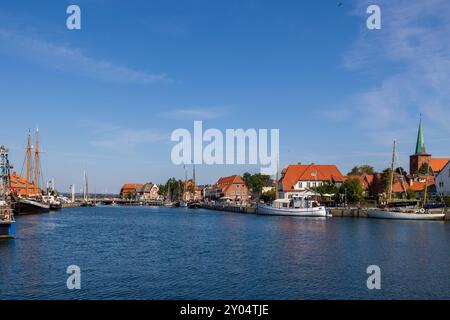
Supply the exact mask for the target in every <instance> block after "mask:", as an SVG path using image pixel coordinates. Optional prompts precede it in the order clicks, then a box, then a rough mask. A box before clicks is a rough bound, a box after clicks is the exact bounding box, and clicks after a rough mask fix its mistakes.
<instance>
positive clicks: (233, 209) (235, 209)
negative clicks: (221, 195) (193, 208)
mask: <svg viewBox="0 0 450 320" xmlns="http://www.w3.org/2000/svg"><path fill="white" fill-rule="evenodd" d="M202 208H203V209H209V210H217V211H228V212H237V213H253V214H255V213H256V208H255V207H240V206H226V205H219V204H214V205H213V204H203V205H202Z"/></svg>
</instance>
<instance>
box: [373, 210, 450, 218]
mask: <svg viewBox="0 0 450 320" xmlns="http://www.w3.org/2000/svg"><path fill="white" fill-rule="evenodd" d="M367 215H368V216H369V218H374V219H394V220H444V218H445V214H444V213H406V212H392V211H383V210H369V211H368V212H367Z"/></svg>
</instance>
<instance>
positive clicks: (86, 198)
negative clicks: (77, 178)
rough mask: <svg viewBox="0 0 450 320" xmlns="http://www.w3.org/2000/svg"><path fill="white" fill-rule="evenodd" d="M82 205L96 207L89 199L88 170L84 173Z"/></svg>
mask: <svg viewBox="0 0 450 320" xmlns="http://www.w3.org/2000/svg"><path fill="white" fill-rule="evenodd" d="M81 206H82V207H94V206H95V205H94V203H93V202H92V201H90V199H89V183H88V177H87V173H86V170H85V171H84V175H83V202H82V203H81Z"/></svg>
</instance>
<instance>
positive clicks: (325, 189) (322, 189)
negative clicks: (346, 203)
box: [314, 182, 339, 196]
mask: <svg viewBox="0 0 450 320" xmlns="http://www.w3.org/2000/svg"><path fill="white" fill-rule="evenodd" d="M314 190H315V191H316V192H317V193H320V195H321V196H323V195H324V194H336V193H338V191H339V190H338V188H337V187H336V186H335V185H334V184H333V183H331V182H327V183H324V184H322V185H321V186H318V187H315V188H314Z"/></svg>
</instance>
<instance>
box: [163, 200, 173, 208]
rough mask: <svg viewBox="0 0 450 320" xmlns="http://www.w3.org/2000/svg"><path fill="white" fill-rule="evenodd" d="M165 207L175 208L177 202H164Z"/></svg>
mask: <svg viewBox="0 0 450 320" xmlns="http://www.w3.org/2000/svg"><path fill="white" fill-rule="evenodd" d="M164 207H166V208H174V207H175V203H173V202H171V201H169V202H164Z"/></svg>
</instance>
